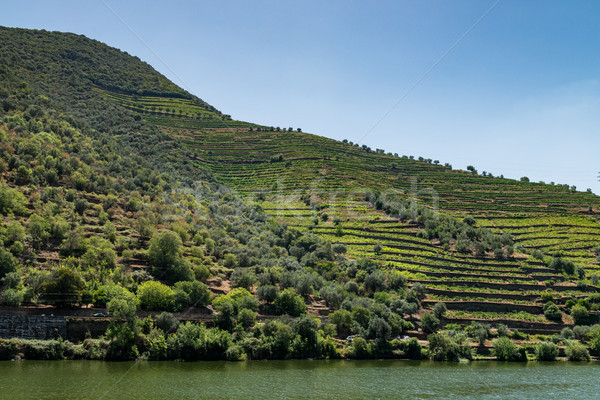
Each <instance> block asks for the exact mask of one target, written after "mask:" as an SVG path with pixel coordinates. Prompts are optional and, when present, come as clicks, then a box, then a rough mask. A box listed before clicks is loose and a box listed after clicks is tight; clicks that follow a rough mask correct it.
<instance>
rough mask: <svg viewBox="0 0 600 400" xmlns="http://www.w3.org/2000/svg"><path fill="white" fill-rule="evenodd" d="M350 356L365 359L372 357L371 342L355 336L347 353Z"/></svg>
mask: <svg viewBox="0 0 600 400" xmlns="http://www.w3.org/2000/svg"><path fill="white" fill-rule="evenodd" d="M346 355H347V356H348V357H349V358H356V359H365V358H371V357H372V354H371V346H369V343H367V341H366V340H365V339H363V338H361V337H355V338H354V339H353V340H352V345H351V346H350V350H349V351H348V353H347V354H346Z"/></svg>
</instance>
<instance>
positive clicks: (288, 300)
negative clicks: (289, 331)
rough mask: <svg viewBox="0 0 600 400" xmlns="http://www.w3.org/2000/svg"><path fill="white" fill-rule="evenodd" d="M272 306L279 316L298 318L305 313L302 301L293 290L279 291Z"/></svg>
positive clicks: (304, 305)
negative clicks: (285, 315) (286, 315)
mask: <svg viewBox="0 0 600 400" xmlns="http://www.w3.org/2000/svg"><path fill="white" fill-rule="evenodd" d="M273 305H274V306H275V311H276V312H277V314H279V315H283V314H288V315H291V316H292V317H299V316H300V315H302V314H304V313H305V312H306V304H305V303H304V299H303V298H302V297H301V296H299V295H297V294H296V291H295V290H294V289H293V288H288V289H285V290H283V291H281V292H280V293H279V295H278V296H277V298H276V299H275V301H274V302H273Z"/></svg>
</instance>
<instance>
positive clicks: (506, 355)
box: [492, 336, 527, 361]
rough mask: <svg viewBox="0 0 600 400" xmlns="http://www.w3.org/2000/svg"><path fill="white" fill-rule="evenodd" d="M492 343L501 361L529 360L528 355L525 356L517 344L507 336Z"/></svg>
mask: <svg viewBox="0 0 600 400" xmlns="http://www.w3.org/2000/svg"><path fill="white" fill-rule="evenodd" d="M492 344H493V345H494V352H493V353H494V355H495V356H496V358H497V359H498V360H499V361H527V356H526V355H525V357H523V354H521V352H519V349H517V346H515V344H514V343H513V342H512V341H511V340H510V339H509V338H507V337H506V336H504V337H501V338H499V339H495V340H494V341H493V342H492Z"/></svg>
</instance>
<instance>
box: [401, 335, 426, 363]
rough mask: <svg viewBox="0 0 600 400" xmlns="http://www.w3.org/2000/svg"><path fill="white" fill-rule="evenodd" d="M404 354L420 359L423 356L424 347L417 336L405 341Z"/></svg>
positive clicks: (413, 358)
mask: <svg viewBox="0 0 600 400" xmlns="http://www.w3.org/2000/svg"><path fill="white" fill-rule="evenodd" d="M403 351H404V356H405V357H406V358H409V359H411V360H420V359H421V358H422V357H423V347H422V346H421V344H420V343H419V341H418V340H417V338H410V339H409V340H407V341H406V342H404V350H403Z"/></svg>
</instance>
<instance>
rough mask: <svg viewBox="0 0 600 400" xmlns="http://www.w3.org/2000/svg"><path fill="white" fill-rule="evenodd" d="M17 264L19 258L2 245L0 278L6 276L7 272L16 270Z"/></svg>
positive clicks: (0, 247)
mask: <svg viewBox="0 0 600 400" xmlns="http://www.w3.org/2000/svg"><path fill="white" fill-rule="evenodd" d="M17 265H18V264H17V259H16V258H14V257H13V255H12V254H11V253H10V252H9V251H8V250H6V249H5V248H4V247H2V246H0V279H2V278H4V277H5V276H6V274H9V273H11V272H15V271H16V270H17Z"/></svg>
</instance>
